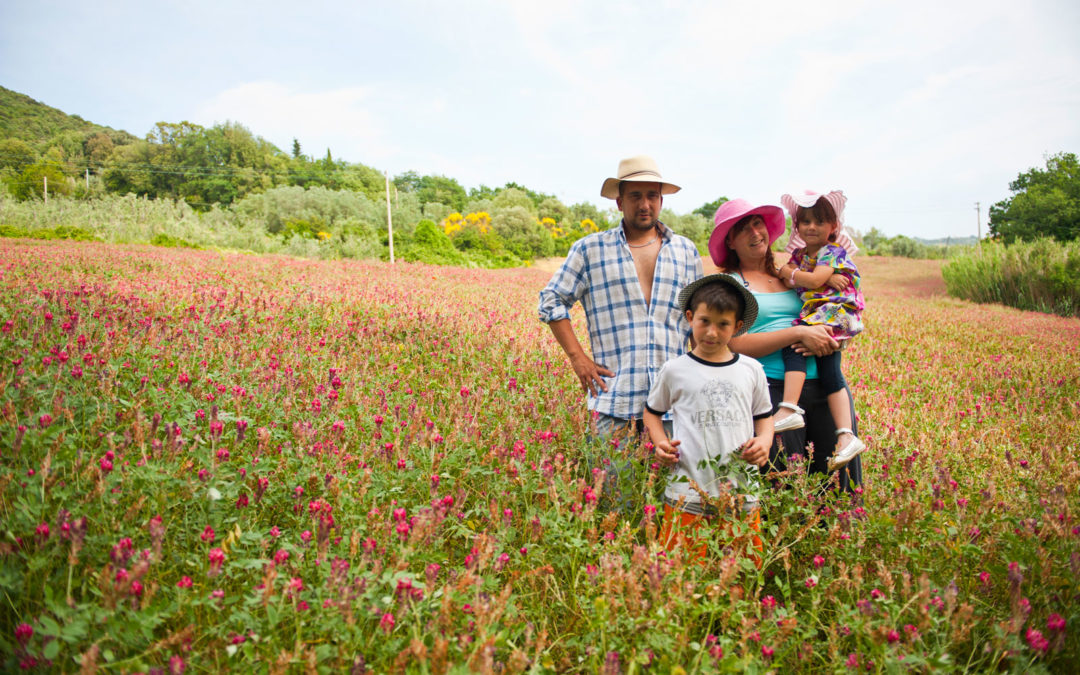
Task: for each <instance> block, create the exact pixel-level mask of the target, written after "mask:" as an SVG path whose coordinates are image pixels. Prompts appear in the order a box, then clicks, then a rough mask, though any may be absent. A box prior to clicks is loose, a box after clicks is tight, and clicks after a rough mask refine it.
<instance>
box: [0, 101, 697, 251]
mask: <svg viewBox="0 0 1080 675" xmlns="http://www.w3.org/2000/svg"><path fill="white" fill-rule="evenodd" d="M2 91H3V98H2V99H0V104H2V110H3V112H2V115H3V120H4V122H3V125H2V126H0V180H2V182H3V184H4V185H5V186H6V188H7V191H8V193H9V195H10V197H13V198H14V199H15V200H16V201H18V202H20V203H27V202H35V201H37V200H42V199H44V198H45V197H46V193H45V190H46V185H47V186H48V188H47V189H48V193H49V196H54V197H55V196H56V195H66V196H69V197H71V198H73V199H75V200H77V201H80V202H87V201H88V200H89V201H93V200H97V201H98V202H99V204H98V207H96V213H97V214H98V216H99V217H100V214H101V213H102V209H101V208H100V206H101V204H105V203H114V202H116V199H115V198H117V197H121V196H124V195H133V196H135V197H139V198H145V199H151V200H169V201H171V202H174V203H175V204H177V205H178V206H177V208H179V209H180V211H179V213H181V214H183V213H186V211H184V209H187V210H189V211H191V215H190V216H186V215H182V216H181V219H182V220H190V219H192V218H195V217H196V216H197V214H207V215H209V214H214V215H213V216H212V217H211V218H210V220H211V221H213V222H215V223H218V224H217V225H215V227H219V228H220V227H221V223H222V222H228V223H231V224H232V226H233V227H237V228H245V229H248V230H250V229H251V228H259V229H260V230H262V231H263V233H264V234H265V235H266V236H268V237H271V238H277V239H278V240H280V241H281V242H282V243H287V242H289V241H293V240H295V239H301V240H310V241H312V242H315V243H324V244H325V245H326V246H327V247H332V246H333V245H334V244H335V243H336V244H338V246H337V247H336V248H334V249H333V250H332V251H330V252H329V253H328V255H330V256H333V255H349V254H350V252H355V251H358V250H363V251H367V252H368V253H370V252H372V251H373V250H375V249H377V248H378V246H375V247H374V248H373V247H372V246H371V245H369V244H371V242H372V240H375V241H381V243H382V246H383V247H384V250H383V252H382V255H383V257H385V256H386V255H387V253H388V252H387V251H386V250H385V247H386V245H387V244H388V241H387V240H388V238H389V227H388V223H387V221H386V215H385V214H386V197H385V193H386V186H385V177H384V173H383V172H382V171H380V170H379V169H377V168H375V167H372V166H368V165H366V164H363V163H359V162H348V161H344V160H341V159H335V158H334V157H333V155H332V154H331V152H330V150H327V152H326V155H325V156H322V157H313V156H309V155H306V154H305V153H304V152H303V149H302V146H301V144H300V141H299V140H297V139H294V140H293V143H292V147H291V148H290V151H289V152H285V151H282V150H281V149H280V148H278V147H276V146H275V145H273V144H272V143H270V142H269V141H267V140H266V139H264V138H262V137H260V136H258V135H256V134H254V133H252V132H251V131H250V130H249V129H247V128H246V127H244V126H243V125H242V124H240V123H237V122H225V123H220V124H215V125H213V126H211V127H204V126H201V125H198V124H193V123H191V122H187V121H181V122H158V123H157V124H156V125H154V128H153V129H151V130H150V131H149V132H148V133H147V134H146V135H145V136H144V137H143V138H137V137H135V136H133V135H131V134H129V133H127V132H124V131H116V130H113V129H109V128H108V127H102V126H99V125H96V124H92V123H89V122H86V121H85V120H83V119H82V118H79V117H76V116H72V115H68V114H66V113H64V112H62V111H60V110H57V109H55V108H50V107H49V106H47V105H44V104H42V103H38V102H37V101H34V100H33V99H30V98H29V97H27V96H24V95H22V94H18V93H16V92H12V91H10V90H6V89H5V90H2ZM110 198H111V200H110ZM391 200H392V207H393V209H392V211H393V218H394V222H393V229H394V235H395V240H396V243H397V244H398V249H399V250H398V251H397V253H398V255H399V256H401V257H405V259H417V260H426V261H429V262H449V263H458V264H460V263H463V262H464V263H466V264H476V265H480V266H503V265H513V264H521V263H522V261H526V260H529V259H532V258H535V257H543V256H550V255H561V254H564V253H565V252H566V251H567V250H568V249H569V246H570V244H571V243H572V242H573V241H575V240H576V239H578V238H580V237H582V236H584V235H586V234H588V233H590V232H593V231H596V230H599V229H604V228H607V227H610V226H611V225H613V224H614V223H615V222H617V213H616V212H613V211H602V210H600V209H598V208H597V207H596V206H595V205H593V204H589V203H581V204H572V205H566V204H563V203H562V202H561V201H560V200H559V199H558V198H556V197H555V196H554V195H551V194H547V193H544V192H542V191H538V190H534V189H530V188H528V187H526V186H523V185H520V184H517V183H513V182H511V183H507V184H506V185H504V186H502V187H488V186H486V185H480V186H478V187H475V188H470V189H466V188H465V187H464V186H462V185H461V184H460V183H459V182H458V181H457V180H456V179H454V178H451V177H448V176H442V175H421V174H419V173H417V172H414V171H407V172H405V173H402V174H400V175H397V176H394V177H393V179H392V197H391ZM123 208H127V207H123ZM167 210H168V209H156V210H155V212H157V213H164V212H166V211H167ZM104 211H106V212H107V211H108V209H105V210H104ZM699 211H700V209H699ZM710 215H711V214H707V215H702V213H698V212H695V213H691V214H688V215H678V214H675V213H674V212H671V211H667V210H666V211H665V212H664V213H663V219H664V222H665V223H667V224H668V225H669V226H671V227H672V228H673V229H674V230H675V231H677V232H680V233H682V234H685V235H686V236H688V237H690V238H691V239H694V240H695V241H697V242H699V243H700V244H702V245H703V244H704V242H705V240H706V239H707V238H708V234H709V231H710V230H711V217H710ZM37 217H38V216H32V215H31V214H29V213H26V214H23V215H22V216H20V215H19V213H18V209H16V208H15V206H14V205H9V207H8V208H7V209H6V212H5V220H6V221H7V222H6V224H7V225H9V226H14V227H15V228H16V231H18V228H20V227H22V228H26V227H30V226H31V225H32V222H31V221H35V219H36V218H37ZM106 219H108V218H106ZM81 222H83V223H84V226H88V227H90V228H91V229H93V228H94V227H95V226H96V225H95V223H96V222H98V221H95V220H93V219H82V221H81ZM86 223H89V224H88V225H85V224H86ZM157 229H158V230H168V227H167V226H166V225H165V224H164V223H162V224H161V225H160V227H158V228H157ZM174 229H175V228H174ZM418 230H420V231H421V232H422V236H421V241H419V242H417V241H412V237H413V235H414V233H415V232H417V231H418ZM161 233H162V232H158V233H157V234H161ZM91 234H95V236H98V237H99V238H109V239H115V234H113V232H112V231H109V232H99V233H91ZM174 234H175V235H176V237H179V235H180V234H183V233H181V232H178V231H177V232H174V233H173V234H168V235H167V236H169V237H173V238H176V237H174V236H173V235H174ZM186 234H187V235H188V236H191V234H192V232H191V228H188V230H187V231H186ZM155 236H156V235H155ZM356 237H360V238H362V239H364V241H365V242H367V244H365V245H363V246H360V247H359V248H358V247H357V246H355V245H354V244H355V242H350V241H349V240H350V239H352V238H356ZM433 237H434V240H433V239H432V238H433ZM179 238H180V239H183V237H179ZM291 246H292V248H294V249H295V248H296V246H297V244H296V243H295V241H294V242H293V243H292V244H291ZM261 249H262V250H268V251H272V250H275V246H274V245H273V244H272V242H266V245H265V246H262V247H261ZM440 251H441V252H440Z"/></svg>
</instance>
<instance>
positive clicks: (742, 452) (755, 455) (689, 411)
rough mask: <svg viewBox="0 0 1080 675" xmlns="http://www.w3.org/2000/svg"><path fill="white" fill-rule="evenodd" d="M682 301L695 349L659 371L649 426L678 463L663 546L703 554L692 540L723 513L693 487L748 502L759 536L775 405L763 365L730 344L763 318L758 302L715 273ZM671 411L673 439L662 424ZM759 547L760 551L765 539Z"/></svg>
mask: <svg viewBox="0 0 1080 675" xmlns="http://www.w3.org/2000/svg"><path fill="white" fill-rule="evenodd" d="M679 302H680V303H681V305H682V309H683V311H684V312H685V313H686V318H687V320H688V321H689V322H690V325H691V329H692V332H693V341H694V348H693V350H692V351H691V352H690V353H689V354H685V355H683V356H680V357H678V358H674V359H671V360H670V361H668V362H667V363H665V364H664V366H663V367H662V368H661V369H660V373H659V375H658V376H657V379H656V382H655V383H654V384H653V387H652V390H651V391H650V392H649V398H648V403H647V404H646V406H645V412H644V421H645V426H646V428H647V429H648V430H649V435H650V437H651V439H652V442H653V445H654V448H655V449H654V451H655V453H656V457H657V459H658V460H660V461H661V462H663V463H664V464H668V465H672V474H671V477H670V478H671V479H670V480H669V481H668V485H667V488H666V490H665V492H664V525H663V529H662V530H661V541H664V542H665V544H666V545H667V547H668V548H669V549H672V548H675V546H677V545H678V543H679V541H680V539H684V540H687V543H688V544H691V548H692V549H696V550H697V553H698V554H699V555H702V556H703V555H704V552H705V550H706V548H707V547H706V545H705V544H704V543H702V542H700V541H695V539H694V537H693V536H691V535H692V533H693V531H694V530H696V529H697V528H699V527H701V526H703V525H705V524H706V523H708V522H709V520H710V519H711V517H712V516H715V515H716V512H717V511H716V508H715V507H712V506H710V505H709V504H707V503H702V499H701V495H700V494H699V492H698V491H697V490H696V489H694V487H693V486H694V485H696V487H697V488H698V489H700V490H701V492H703V493H705V494H707V495H709V496H710V497H713V498H718V497H720V496H721V494H722V493H729V494H732V495H734V496H736V497H737V496H742V509H741V510H743V511H746V512H749V513H751V514H752V515H751V518H750V526H751V528H752V529H754V530H755V531H760V530H759V528H760V519H759V518H758V516H757V513H756V510H757V498H756V497H752V496H751V495H750V494H748V493H752V492H754V491H755V490H754V488H755V487H756V483H757V481H758V472H757V470H758V467H761V466H764V465H765V463H766V461H768V457H769V448H770V447H771V446H772V440H773V422H772V403H771V401H770V399H769V389H768V384H767V382H766V380H765V371H764V370H762V368H761V364H760V363H758V362H757V361H756V360H754V359H752V358H750V357H748V356H745V355H737V354H733V353H732V351H731V349H730V348H729V347H728V342H729V341H730V340H731V338H733V337H735V336H736V335H741V334H742V333H744V332H745V331H746V330H747V329H748V328H750V326H752V325H753V323H754V320H755V319H756V318H757V301H756V300H755V299H754V296H753V295H752V294H751V293H750V292H749V291H748V290H746V289H745V288H744V287H743V285H742V283H741V282H739V280H737V279H735V278H734V277H732V276H731V275H728V274H712V275H709V276H706V277H703V278H701V279H698V280H697V281H695V282H693V283H691V284H690V285H688V286H687V287H686V288H684V289H683V290H682V291H681V292H680V294H679ZM669 410H670V411H671V413H672V417H673V425H674V426H673V438H669V437H668V435H667V433H666V432H665V431H664V426H663V415H664V413H665V412H667V411H669ZM740 460H741V461H740ZM680 478H685V480H680ZM676 521H678V522H676ZM755 539H756V537H755ZM756 543H757V546H756V547H757V548H759V549H760V540H757V542H756Z"/></svg>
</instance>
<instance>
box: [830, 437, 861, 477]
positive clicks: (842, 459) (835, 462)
mask: <svg viewBox="0 0 1080 675" xmlns="http://www.w3.org/2000/svg"><path fill="white" fill-rule="evenodd" d="M844 434H851V436H852V438H851V440H850V441H849V442H848V444H847V445H845V446H844V447H842V448H840V451H839V452H836V453H834V454H833V456H832V457H830V458H829V471H836V470H837V469H842V468H844V467H845V466H847V465H848V462H850V461H851V460H853V459H855V458H856V457H857V456H859V455H860V454H862V451H863V450H866V443H863V442H862V441H860V440H859V437H858V436H856V435H855V432H854V431H852V430H851V429H848V428H846V427H845V428H840V429H837V430H836V437H837V438H839V437H840V436H843V435H844Z"/></svg>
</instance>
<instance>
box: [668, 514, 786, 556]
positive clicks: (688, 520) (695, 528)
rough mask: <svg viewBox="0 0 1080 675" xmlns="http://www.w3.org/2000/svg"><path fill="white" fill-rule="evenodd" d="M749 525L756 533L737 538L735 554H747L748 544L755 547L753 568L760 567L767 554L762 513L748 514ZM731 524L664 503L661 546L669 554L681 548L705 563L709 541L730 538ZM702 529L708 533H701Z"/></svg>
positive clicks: (734, 541) (733, 542) (733, 544)
mask: <svg viewBox="0 0 1080 675" xmlns="http://www.w3.org/2000/svg"><path fill="white" fill-rule="evenodd" d="M746 518H747V525H749V526H750V530H751V531H752V532H753V534H751V535H749V536H742V537H736V538H735V539H734V540H733V541H732V542H731V546H732V548H734V549H735V552H736V554H744V553H747V550H746V549H747V544H749V545H750V546H751V547H753V549H754V551H755V552H752V553H749V555H750V557H751V558H752V559H753V561H754V565H756V566H757V567H759V568H760V567H761V554H762V553H763V552H764V551H765V545H764V543H763V542H762V541H761V512H760V511H757V510H755V511H753V512H752V513H749V514H746ZM733 529H734V528H733V526H732V523H730V522H728V521H725V520H720V519H719V518H718V517H716V516H703V515H699V514H696V513H687V512H685V511H679V510H677V509H674V508H672V507H671V506H669V505H668V504H664V524H663V526H662V527H661V528H660V543H662V544H663V545H664V548H666V549H667V550H668V551H674V550H675V549H677V548H681V549H683V550H685V551H688V552H689V553H690V554H691V555H692V556H693V557H694V558H697V559H698V560H700V561H702V562H704V560H705V555H706V553H707V552H708V550H709V542H708V540H709V538H711V537H723V538H724V539H730V538H731V537H732V534H733V532H732V530H733ZM702 530H705V531H704V532H702Z"/></svg>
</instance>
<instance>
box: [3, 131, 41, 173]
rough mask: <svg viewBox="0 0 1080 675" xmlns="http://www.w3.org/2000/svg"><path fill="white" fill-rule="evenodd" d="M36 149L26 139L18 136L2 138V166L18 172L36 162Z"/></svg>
mask: <svg viewBox="0 0 1080 675" xmlns="http://www.w3.org/2000/svg"><path fill="white" fill-rule="evenodd" d="M35 158H36V157H35V155H34V149H33V148H31V147H30V144H29V143H27V142H26V141H21V140H19V139H17V138H5V139H3V140H0V168H6V169H11V170H12V171H14V172H16V173H18V172H21V171H22V170H23V169H24V168H25V167H27V166H29V165H30V164H33V163H34V159H35Z"/></svg>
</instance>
